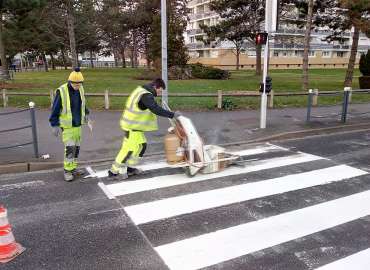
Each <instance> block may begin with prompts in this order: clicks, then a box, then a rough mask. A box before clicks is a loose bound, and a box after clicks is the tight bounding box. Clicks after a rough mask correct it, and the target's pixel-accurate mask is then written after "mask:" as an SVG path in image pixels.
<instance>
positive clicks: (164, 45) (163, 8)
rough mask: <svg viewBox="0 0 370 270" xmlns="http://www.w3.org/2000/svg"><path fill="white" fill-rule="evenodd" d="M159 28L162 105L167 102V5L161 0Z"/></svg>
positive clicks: (164, 0)
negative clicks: (162, 83)
mask: <svg viewBox="0 0 370 270" xmlns="http://www.w3.org/2000/svg"><path fill="white" fill-rule="evenodd" d="M161 28H162V31H161V33H162V80H163V81H164V82H165V84H166V89H164V90H163V92H162V105H164V104H168V74H167V5H166V0H161Z"/></svg>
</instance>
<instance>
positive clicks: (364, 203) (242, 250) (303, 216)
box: [155, 191, 370, 270]
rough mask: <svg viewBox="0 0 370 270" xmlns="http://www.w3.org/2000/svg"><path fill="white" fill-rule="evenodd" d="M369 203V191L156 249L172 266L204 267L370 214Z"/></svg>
mask: <svg viewBox="0 0 370 270" xmlns="http://www.w3.org/2000/svg"><path fill="white" fill-rule="evenodd" d="M369 205H370V191H367V192H363V193H360V194H356V195H352V196H348V197H345V198H341V199H338V200H333V201H329V202H327V203H322V204H319V205H315V206H311V207H307V208H303V209H300V210H296V211H292V212H288V213H286V214H281V215H277V216H273V217H271V218H266V219H262V220H258V221H255V222H250V223H247V224H243V225H240V226H235V227H231V228H227V229H224V230H220V231H217V232H212V233H209V234H205V235H201V236H198V237H194V238H190V239H186V240H182V241H177V242H174V243H171V244H167V245H163V246H159V247H156V248H155V249H156V251H157V252H158V253H159V255H160V256H161V257H162V258H163V259H164V261H165V262H166V264H167V265H168V266H169V267H170V269H176V270H182V269H184V270H185V269H186V270H191V269H200V268H203V267H206V266H210V265H214V264H217V263H220V262H223V261H226V260H230V259H233V258H236V257H239V256H242V255H244V254H248V253H251V252H254V251H258V250H262V249H265V248H268V247H271V246H275V245H278V244H281V243H284V242H287V241H290V240H293V239H296V238H299V237H303V236H305V235H309V234H312V233H315V232H318V231H321V230H325V229H328V228H330V227H334V226H337V225H340V224H343V223H345V222H349V221H351V220H355V219H358V218H361V217H364V216H367V215H370V207H369ZM339 209H340V211H338V210H339ZM221 246H222V248H218V249H210V248H209V247H221Z"/></svg>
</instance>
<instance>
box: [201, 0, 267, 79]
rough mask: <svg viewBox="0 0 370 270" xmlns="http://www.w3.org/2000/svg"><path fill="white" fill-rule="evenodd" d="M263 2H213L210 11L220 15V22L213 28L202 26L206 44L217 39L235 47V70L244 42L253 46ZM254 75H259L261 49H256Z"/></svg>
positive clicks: (259, 27)
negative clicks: (205, 35)
mask: <svg viewBox="0 0 370 270" xmlns="http://www.w3.org/2000/svg"><path fill="white" fill-rule="evenodd" d="M264 5H265V1H263V0H215V1H212V2H211V3H210V9H211V10H213V11H215V12H216V13H217V14H219V15H220V17H221V21H220V22H219V23H218V24H217V25H214V26H207V25H203V26H201V28H202V29H203V30H204V31H205V33H206V34H207V37H206V38H205V39H204V40H205V42H206V43H208V44H209V43H210V42H211V41H215V40H217V39H219V40H220V41H222V40H229V41H231V42H233V43H234V45H235V52H234V53H235V55H236V68H237V69H239V63H240V60H239V58H240V51H241V49H242V46H243V45H244V44H245V41H249V43H250V44H252V45H254V44H255V38H256V35H257V33H258V32H260V29H261V24H262V22H263V21H264V15H265V7H264ZM256 55H257V57H256V61H257V63H256V74H257V75H260V74H261V47H260V46H257V48H256Z"/></svg>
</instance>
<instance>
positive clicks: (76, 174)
mask: <svg viewBox="0 0 370 270" xmlns="http://www.w3.org/2000/svg"><path fill="white" fill-rule="evenodd" d="M72 174H73V176H74V177H81V176H84V175H85V174H86V170H85V169H74V170H73V171H72Z"/></svg>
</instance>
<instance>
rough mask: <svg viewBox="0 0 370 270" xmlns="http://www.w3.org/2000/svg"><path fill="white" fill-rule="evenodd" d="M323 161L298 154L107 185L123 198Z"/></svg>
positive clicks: (312, 156)
mask: <svg viewBox="0 0 370 270" xmlns="http://www.w3.org/2000/svg"><path fill="white" fill-rule="evenodd" d="M319 159H323V158H322V157H319V156H314V155H310V154H305V153H298V154H294V155H290V156H285V157H278V158H271V159H265V160H261V161H256V162H251V163H249V164H247V166H246V167H245V168H240V167H230V168H227V169H226V170H224V171H220V172H217V173H213V174H198V175H196V176H194V177H191V178H189V177H187V176H186V175H185V174H174V175H164V176H157V177H153V178H148V179H142V180H137V181H127V182H121V183H116V184H110V185H107V186H106V187H107V189H108V190H109V191H110V192H111V193H112V194H113V195H114V196H121V195H126V194H131V193H136V192H141V191H147V190H153V189H158V188H164V187H171V186H176V185H182V184H188V183H192V182H200V181H205V180H210V179H214V178H219V177H225V176H231V175H238V174H243V173H249V172H255V171H260V170H264V169H271V168H277V167H282V166H288V165H293V164H298V163H304V162H309V161H314V160H319Z"/></svg>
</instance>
